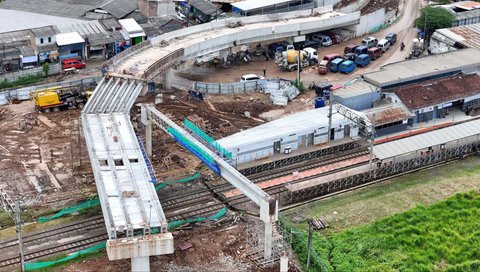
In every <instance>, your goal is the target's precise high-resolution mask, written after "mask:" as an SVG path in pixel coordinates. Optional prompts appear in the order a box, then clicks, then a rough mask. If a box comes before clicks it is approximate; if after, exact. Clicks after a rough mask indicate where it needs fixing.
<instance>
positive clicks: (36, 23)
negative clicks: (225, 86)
mask: <svg viewBox="0 0 480 272" xmlns="http://www.w3.org/2000/svg"><path fill="white" fill-rule="evenodd" d="M32 10H33V9H32ZM75 22H82V21H81V20H77V19H72V18H65V17H58V16H50V15H44V14H38V13H33V12H24V11H16V10H7V9H1V8H0V33H4V32H11V31H17V30H25V29H32V28H38V27H44V26H51V25H63V24H72V23H75Z"/></svg>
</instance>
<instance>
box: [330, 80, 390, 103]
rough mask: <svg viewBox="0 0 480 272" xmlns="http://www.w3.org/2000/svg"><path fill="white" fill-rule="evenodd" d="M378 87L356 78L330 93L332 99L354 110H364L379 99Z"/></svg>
mask: <svg viewBox="0 0 480 272" xmlns="http://www.w3.org/2000/svg"><path fill="white" fill-rule="evenodd" d="M380 95H381V92H380V88H379V87H377V86H375V85H373V84H370V83H368V82H366V81H363V80H357V81H356V82H354V83H353V84H351V85H347V86H345V87H343V88H340V89H337V90H335V91H334V92H333V93H332V96H333V100H334V101H335V102H337V103H340V104H342V105H344V106H346V107H348V108H351V109H354V110H364V109H368V108H371V107H373V103H374V102H375V101H377V100H379V99H380Z"/></svg>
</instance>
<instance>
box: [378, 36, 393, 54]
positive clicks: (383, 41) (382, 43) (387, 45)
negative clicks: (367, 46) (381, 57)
mask: <svg viewBox="0 0 480 272" xmlns="http://www.w3.org/2000/svg"><path fill="white" fill-rule="evenodd" d="M377 47H378V48H380V49H381V50H382V51H383V52H387V50H388V48H390V42H389V41H388V40H387V39H381V40H380V41H379V42H378V43H377Z"/></svg>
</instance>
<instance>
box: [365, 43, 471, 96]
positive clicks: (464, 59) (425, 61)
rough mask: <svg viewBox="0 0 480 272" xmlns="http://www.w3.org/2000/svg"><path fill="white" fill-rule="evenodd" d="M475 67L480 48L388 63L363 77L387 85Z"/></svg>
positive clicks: (377, 83)
mask: <svg viewBox="0 0 480 272" xmlns="http://www.w3.org/2000/svg"><path fill="white" fill-rule="evenodd" d="M473 67H476V68H480V50H477V49H474V48H467V49H462V50H457V51H453V52H447V53H443V54H437V55H430V56H428V57H424V58H418V59H410V60H405V61H400V62H395V63H391V64H387V65H385V66H382V68H381V69H380V71H378V72H372V73H368V74H365V75H363V79H364V80H366V81H368V82H370V83H372V84H374V85H377V86H380V87H385V86H389V85H393V84H398V83H402V82H406V81H411V80H416V79H421V78H425V77H429V76H434V75H438V74H443V73H448V72H454V71H458V70H462V69H467V68H473Z"/></svg>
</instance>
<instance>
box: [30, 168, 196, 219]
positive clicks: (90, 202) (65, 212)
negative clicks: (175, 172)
mask: <svg viewBox="0 0 480 272" xmlns="http://www.w3.org/2000/svg"><path fill="white" fill-rule="evenodd" d="M200 175H201V173H200V172H196V173H195V174H194V175H192V176H190V177H186V178H183V179H177V180H170V181H165V182H162V183H160V184H158V185H157V186H156V187H155V190H157V191H158V190H160V189H162V188H164V187H166V186H167V185H171V184H175V183H186V182H190V181H193V180H197V179H198V178H199V177H200ZM98 205H100V200H99V199H98V198H95V199H91V200H87V201H85V202H83V203H81V204H78V205H75V206H70V207H66V208H63V209H62V210H61V211H59V212H57V213H56V214H54V215H52V216H48V217H43V216H42V217H39V218H38V219H37V222H40V223H43V222H48V221H50V220H53V219H57V218H59V217H62V216H64V215H68V214H72V213H76V212H79V211H81V210H84V209H88V208H90V207H95V206H98Z"/></svg>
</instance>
